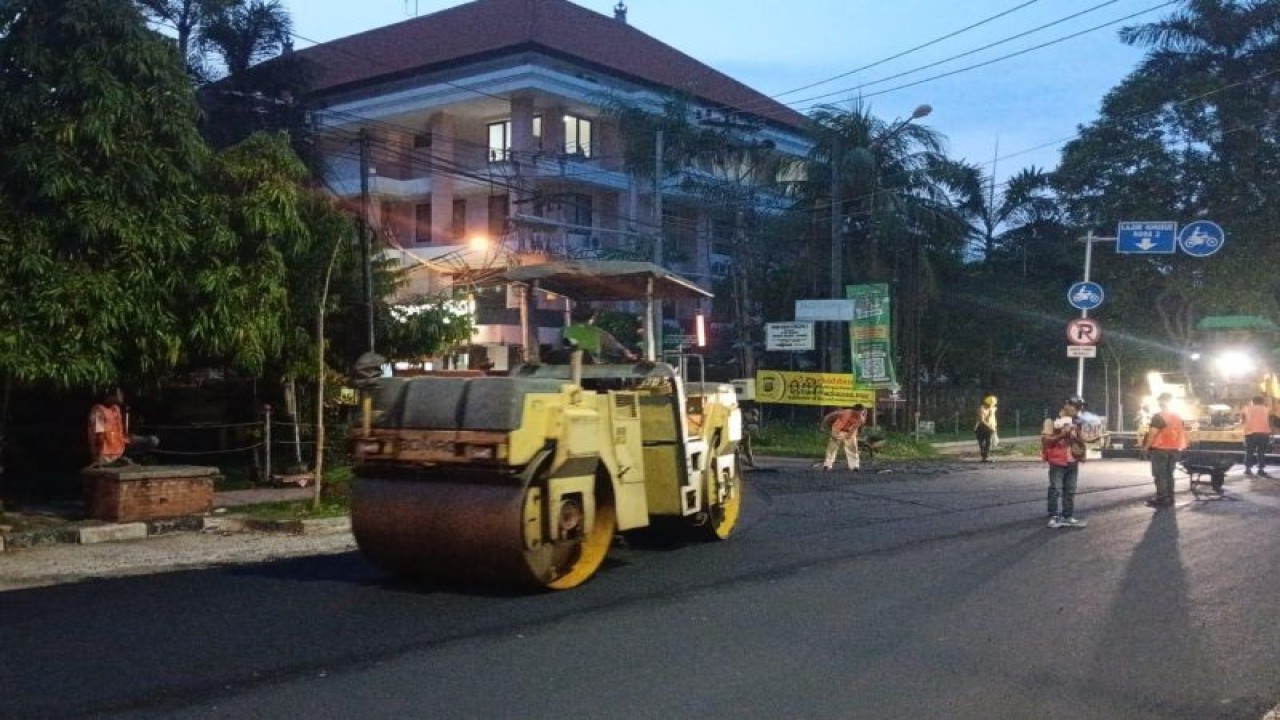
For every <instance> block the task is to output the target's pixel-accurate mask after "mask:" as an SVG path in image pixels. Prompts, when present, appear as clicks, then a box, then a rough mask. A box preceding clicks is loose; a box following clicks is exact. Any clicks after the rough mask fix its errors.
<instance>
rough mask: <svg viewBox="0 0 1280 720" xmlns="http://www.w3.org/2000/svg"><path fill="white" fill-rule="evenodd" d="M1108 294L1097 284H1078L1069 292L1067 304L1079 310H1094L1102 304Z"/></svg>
mask: <svg viewBox="0 0 1280 720" xmlns="http://www.w3.org/2000/svg"><path fill="white" fill-rule="evenodd" d="M1104 297H1106V293H1104V292H1102V286H1101V285H1099V284H1098V283H1096V282H1078V283H1076V284H1075V285H1072V286H1071V289H1070V290H1068V291H1067V302H1069V303H1071V307H1073V308H1075V309H1077V310H1092V309H1094V308H1096V307H1098V306H1099V305H1101V304H1102V299H1103V298H1104Z"/></svg>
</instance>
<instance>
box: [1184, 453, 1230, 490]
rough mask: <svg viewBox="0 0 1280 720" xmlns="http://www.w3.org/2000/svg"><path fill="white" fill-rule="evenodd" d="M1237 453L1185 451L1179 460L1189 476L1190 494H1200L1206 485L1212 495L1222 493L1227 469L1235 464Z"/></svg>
mask: <svg viewBox="0 0 1280 720" xmlns="http://www.w3.org/2000/svg"><path fill="white" fill-rule="evenodd" d="M1238 455H1239V454H1238V453H1215V452H1205V451H1192V452H1188V453H1185V454H1184V455H1183V456H1182V460H1181V461H1180V462H1179V464H1180V465H1182V469H1183V470H1184V471H1185V472H1186V473H1187V476H1188V477H1190V478H1191V494H1192V495H1195V496H1196V497H1199V496H1200V492H1199V491H1201V490H1204V487H1205V486H1206V485H1208V486H1209V488H1210V490H1211V491H1212V492H1213V494H1214V495H1222V485H1223V483H1225V482H1226V480H1227V471H1228V470H1230V469H1231V467H1232V466H1233V465H1235V464H1236V459H1237V457H1238Z"/></svg>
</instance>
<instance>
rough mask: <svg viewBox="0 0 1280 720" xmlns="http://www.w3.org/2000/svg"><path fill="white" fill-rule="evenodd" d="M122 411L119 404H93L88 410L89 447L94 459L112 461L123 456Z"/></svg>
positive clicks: (125, 440)
mask: <svg viewBox="0 0 1280 720" xmlns="http://www.w3.org/2000/svg"><path fill="white" fill-rule="evenodd" d="M126 444H128V440H127V439H126V438H125V435H124V413H123V412H121V411H120V406H119V405H94V406H93V408H92V409H91V410H89V448H90V450H91V451H93V452H94V460H102V461H104V462H112V461H114V460H119V459H120V458H121V457H123V456H124V449H125V445H126Z"/></svg>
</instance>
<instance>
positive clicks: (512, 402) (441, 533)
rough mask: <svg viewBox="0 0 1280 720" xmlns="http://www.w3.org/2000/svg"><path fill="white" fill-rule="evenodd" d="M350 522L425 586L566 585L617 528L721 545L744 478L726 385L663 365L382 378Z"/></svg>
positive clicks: (588, 570) (372, 392)
mask: <svg viewBox="0 0 1280 720" xmlns="http://www.w3.org/2000/svg"><path fill="white" fill-rule="evenodd" d="M366 392H367V396H368V397H369V402H367V403H366V405H365V412H364V418H363V421H362V423H361V424H360V426H359V427H357V428H356V430H355V431H354V433H353V437H352V445H353V448H352V449H353V451H354V454H355V458H356V467H355V480H354V481H353V487H352V497H351V526H352V531H353V533H354V535H355V538H356V542H357V544H358V545H359V548H360V550H361V552H363V553H364V555H365V556H366V557H367V558H368V559H369V560H370V561H371V562H373V563H374V564H375V565H377V566H379V567H380V568H382V569H384V570H387V571H389V572H391V573H393V574H396V575H401V576H408V577H412V578H417V579H421V580H427V581H431V582H443V583H462V584H482V585H496V586H509V587H522V588H533V589H544V588H545V589H550V590H563V589H568V588H572V587H575V586H577V585H580V584H581V583H583V582H584V581H586V580H587V579H589V578H591V577H592V576H593V575H594V574H595V573H596V571H597V570H599V568H600V566H601V564H602V563H603V562H604V559H605V557H606V555H607V554H608V552H609V549H610V547H611V546H612V544H613V542H614V539H615V537H616V536H617V535H618V534H619V533H624V532H626V531H638V530H640V529H646V530H645V532H649V533H655V532H656V533H660V534H667V533H679V534H680V535H681V536H686V535H689V534H692V535H695V536H700V537H702V538H705V539H709V540H723V539H726V538H728V537H729V535H730V533H731V532H732V531H733V529H734V526H735V525H736V523H737V521H738V515H739V509H740V506H741V503H742V483H741V476H740V474H739V466H738V462H737V453H736V452H735V449H736V447H737V445H738V443H739V442H740V441H741V439H742V417H741V412H740V410H739V408H738V403H737V398H736V395H735V393H734V390H733V387H732V386H731V385H728V384H722V383H712V382H689V381H686V380H685V379H684V378H683V377H682V376H681V374H680V372H679V371H677V370H676V368H675V367H673V366H671V365H669V364H666V363H661V362H639V363H635V364H623V365H616V364H604V365H583V364H582V362H581V353H574V361H573V362H570V363H568V364H564V365H559V364H533V365H524V366H519V367H517V368H515V369H514V370H512V371H511V372H510V373H509V374H508V375H503V376H481V377H465V376H464V377H458V376H452V377H448V376H420V377H413V378H398V377H389V378H380V379H377V380H374V381H372V382H371V383H370V386H369V387H368V388H367V389H366Z"/></svg>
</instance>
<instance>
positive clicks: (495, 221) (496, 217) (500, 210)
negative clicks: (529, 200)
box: [489, 195, 511, 240]
mask: <svg viewBox="0 0 1280 720" xmlns="http://www.w3.org/2000/svg"><path fill="white" fill-rule="evenodd" d="M510 215H511V199H510V197H508V196H507V195H490V196H489V237H490V238H492V239H493V240H497V239H498V238H500V237H502V236H503V235H505V234H506V232H507V218H508V217H510Z"/></svg>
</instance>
